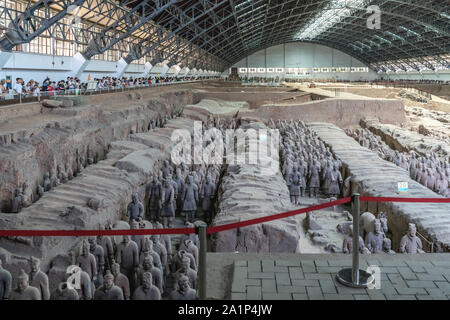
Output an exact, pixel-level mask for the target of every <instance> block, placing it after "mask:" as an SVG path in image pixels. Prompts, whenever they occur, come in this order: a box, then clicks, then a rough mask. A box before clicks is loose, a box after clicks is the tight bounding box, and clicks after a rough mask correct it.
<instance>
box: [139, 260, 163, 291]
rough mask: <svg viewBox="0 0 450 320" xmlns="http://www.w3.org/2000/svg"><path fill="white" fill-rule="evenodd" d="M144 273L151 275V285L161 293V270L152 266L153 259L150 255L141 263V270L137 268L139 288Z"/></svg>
mask: <svg viewBox="0 0 450 320" xmlns="http://www.w3.org/2000/svg"><path fill="white" fill-rule="evenodd" d="M145 272H150V273H151V274H152V281H153V282H152V283H153V284H154V285H155V286H156V287H157V288H158V289H159V291H160V292H161V293H163V286H164V277H163V273H162V271H161V269H159V268H157V267H155V266H154V265H153V257H152V256H151V255H146V256H145V258H144V262H143V263H142V268H139V273H138V277H137V279H138V284H139V285H140V286H141V285H142V283H143V278H142V276H143V274H144V273H145Z"/></svg>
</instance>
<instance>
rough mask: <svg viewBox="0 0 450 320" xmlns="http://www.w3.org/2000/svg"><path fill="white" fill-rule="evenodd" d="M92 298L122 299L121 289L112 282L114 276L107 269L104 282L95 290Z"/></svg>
mask: <svg viewBox="0 0 450 320" xmlns="http://www.w3.org/2000/svg"><path fill="white" fill-rule="evenodd" d="M94 300H123V293H122V289H120V288H119V287H118V286H116V285H115V284H114V276H113V275H112V274H111V272H110V271H109V270H108V271H106V274H105V283H104V284H103V285H102V286H101V287H99V288H98V289H97V290H96V291H95V295H94Z"/></svg>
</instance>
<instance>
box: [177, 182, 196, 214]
mask: <svg viewBox="0 0 450 320" xmlns="http://www.w3.org/2000/svg"><path fill="white" fill-rule="evenodd" d="M181 198H182V200H183V211H184V212H185V213H186V221H190V222H193V221H194V219H195V213H196V212H197V202H198V187H197V185H196V184H195V183H194V177H193V176H192V175H189V176H188V180H187V183H186V184H185V185H184V190H183V195H182V197H181Z"/></svg>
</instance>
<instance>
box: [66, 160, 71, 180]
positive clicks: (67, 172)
mask: <svg viewBox="0 0 450 320" xmlns="http://www.w3.org/2000/svg"><path fill="white" fill-rule="evenodd" d="M66 175H67V179H68V180H72V179H73V170H72V165H71V164H70V162H67V164H66Z"/></svg>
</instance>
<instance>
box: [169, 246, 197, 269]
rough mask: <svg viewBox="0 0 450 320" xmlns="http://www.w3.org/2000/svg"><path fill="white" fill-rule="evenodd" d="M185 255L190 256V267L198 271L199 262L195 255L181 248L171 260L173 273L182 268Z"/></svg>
mask: <svg viewBox="0 0 450 320" xmlns="http://www.w3.org/2000/svg"><path fill="white" fill-rule="evenodd" d="M185 257H186V258H188V259H189V261H190V264H189V267H190V268H191V269H192V270H194V271H197V262H196V260H195V258H194V256H193V255H192V254H191V253H189V252H187V251H186V250H183V249H180V250H178V252H177V254H175V255H174V256H173V259H172V261H171V270H172V272H173V273H175V272H176V271H177V270H178V269H180V268H181V265H182V264H183V259H184V258H185Z"/></svg>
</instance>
